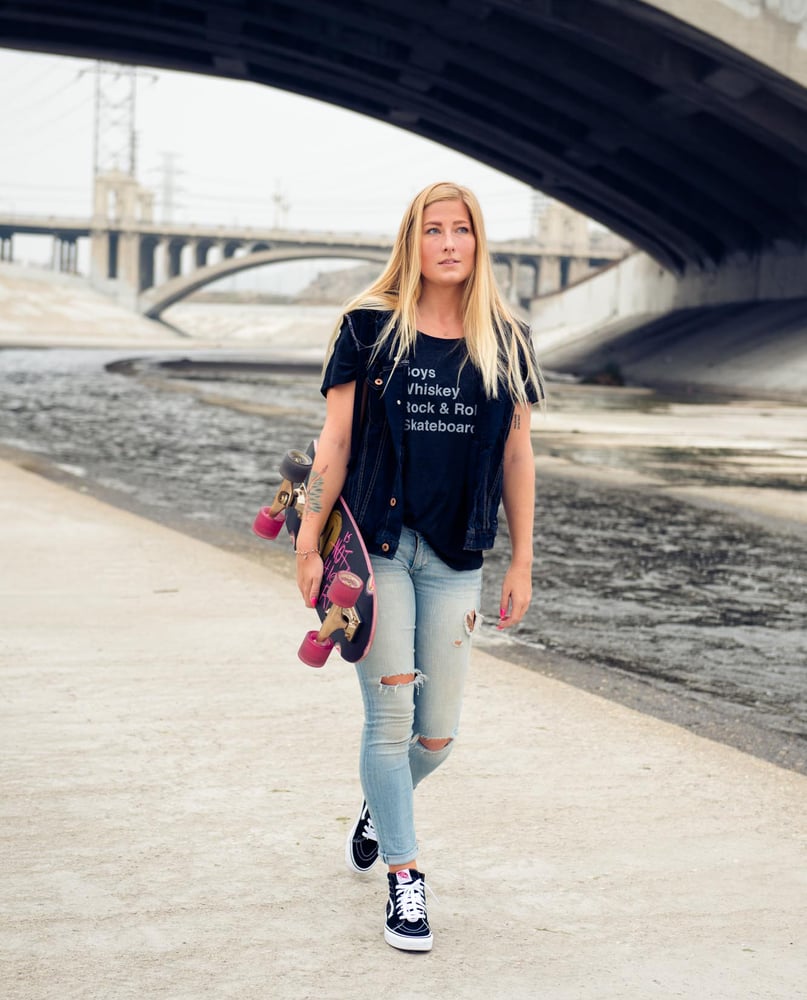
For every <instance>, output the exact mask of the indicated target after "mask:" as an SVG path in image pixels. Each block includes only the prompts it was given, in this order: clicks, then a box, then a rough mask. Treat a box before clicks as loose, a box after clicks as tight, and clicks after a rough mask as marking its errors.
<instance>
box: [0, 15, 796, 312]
mask: <svg viewBox="0 0 807 1000" xmlns="http://www.w3.org/2000/svg"><path fill="white" fill-rule="evenodd" d="M806 35H807V9H805V4H804V3H801V2H786V0H656V2H641V0H412V2H410V3H408V4H406V5H405V6H402V5H401V4H399V3H398V2H397V0H362V2H358V0H345V2H342V3H327V2H324V0H295V2H294V3H293V4H292V3H289V2H288V0H227V2H224V0H174V2H172V3H170V4H155V3H152V2H148V0H129V2H125V3H119V4H109V3H107V2H105V0H28V2H26V3H24V4H23V3H19V2H18V0H0V44H2V45H7V46H11V47H17V48H27V49H35V50H46V51H52V52H59V53H63V54H68V55H75V56H89V57H97V58H105V59H115V60H120V61H123V62H132V63H139V64H145V65H152V66H157V67H164V68H168V69H176V70H188V71H193V72H199V73H206V74H213V75H220V76H226V77H232V78H237V79H244V80H250V81H254V82H256V83H262V84H266V85H269V86H273V87H279V88H282V89H286V90H290V91H294V92H296V93H299V94H304V95H307V96H309V97H313V98H317V99H319V100H323V101H326V102H329V103H332V104H337V105H340V106H342V107H345V108H349V109H351V110H353V111H357V112H359V113H362V114H365V115H369V116H372V117H375V118H378V119H381V120H383V121H386V122H391V123H393V124H396V125H399V126H401V127H403V128H406V129H409V130H410V131H412V132H415V133H417V134H419V135H422V136H425V137H427V138H429V139H433V140H435V141H437V142H440V143H443V144H445V145H447V146H450V147H452V148H454V149H457V150H459V151H461V152H463V153H466V154H467V155H470V156H473V157H475V158H477V159H478V160H480V161H482V162H485V163H487V164H490V165H491V166H493V167H496V168H498V169H500V170H502V171H504V172H506V173H508V174H510V175H512V176H514V177H517V178H519V179H521V180H522V181H525V182H526V183H528V184H529V185H531V186H533V187H535V188H538V189H541V190H543V191H545V192H546V193H547V194H549V195H551V196H553V197H556V198H558V199H560V200H561V201H563V202H565V203H566V204H569V205H571V206H573V207H575V208H577V209H579V210H580V211H582V212H584V213H585V214H586V215H588V216H590V217H592V218H594V219H597V220H599V221H600V222H602V223H603V224H604V225H606V226H607V227H608V228H609V229H611V230H612V231H614V232H616V233H619V234H621V235H622V236H623V237H625V238H626V239H628V240H629V241H630V242H632V243H633V244H634V245H636V246H638V247H640V248H642V249H643V250H644V251H646V252H647V254H648V255H649V256H650V257H651V258H652V259H653V261H655V262H656V263H657V264H658V265H661V267H662V268H664V269H665V272H666V273H667V274H668V275H672V276H673V277H674V279H675V281H677V282H678V283H679V284H678V285H677V286H676V287H677V291H676V293H675V295H671V296H670V295H667V296H666V297H665V302H672V303H673V306H672V307H673V308H678V307H684V306H687V307H691V306H693V305H702V304H715V303H721V302H732V301H734V302H736V301H743V300H745V301H751V300H757V299H762V298H771V297H773V298H780V299H781V298H795V297H805V296H807V259H806V258H807V253H806V252H805V234H807V184H806V183H805V177H806V176H807V96H806V93H805V86H807V47H806V46H805V44H804V43H805V36H806ZM637 273H638V272H637ZM641 273H642V274H643V275H644V276H645V277H646V278H647V280H650V281H651V282H652V280H653V278H652V275H653V273H654V272H653V271H652V268H651V267H649V266H648V267H646V268H643V269H641ZM655 273H656V274H657V275H658V277H659V280H660V281H663V282H666V281H667V277H666V276H665V275H662V274H659V272H655ZM665 287H666V286H665Z"/></svg>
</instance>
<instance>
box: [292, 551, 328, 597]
mask: <svg viewBox="0 0 807 1000" xmlns="http://www.w3.org/2000/svg"><path fill="white" fill-rule="evenodd" d="M322 572H323V570H322V559H321V558H320V556H319V553H317V552H309V553H308V554H307V555H298V556H297V587H298V588H299V590H300V593H301V594H302V596H303V600H304V601H305V604H306V607H308V608H313V607H314V605H315V604H316V603H317V598H318V597H319V588H320V587H321V586H322Z"/></svg>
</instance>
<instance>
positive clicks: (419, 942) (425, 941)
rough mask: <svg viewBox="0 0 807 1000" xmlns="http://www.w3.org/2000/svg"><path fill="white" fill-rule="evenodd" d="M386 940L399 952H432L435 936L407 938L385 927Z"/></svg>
mask: <svg viewBox="0 0 807 1000" xmlns="http://www.w3.org/2000/svg"><path fill="white" fill-rule="evenodd" d="M384 940H385V941H386V942H387V944H391V945H392V947H393V948H397V949H398V950H399V951H431V950H432V943H433V942H434V935H433V934H430V935H429V936H428V937H422V938H411V937H406V935H404V934H396V933H395V931H391V930H390V929H389V927H386V926H385V927H384Z"/></svg>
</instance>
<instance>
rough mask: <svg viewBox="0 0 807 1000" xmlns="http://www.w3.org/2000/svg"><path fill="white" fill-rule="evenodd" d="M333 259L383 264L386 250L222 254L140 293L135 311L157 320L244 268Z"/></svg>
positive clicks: (245, 269)
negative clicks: (211, 285) (194, 293)
mask: <svg viewBox="0 0 807 1000" xmlns="http://www.w3.org/2000/svg"><path fill="white" fill-rule="evenodd" d="M320 258H334V259H337V260H351V259H355V260H366V261H374V262H377V263H380V264H383V263H386V261H387V260H388V258H389V253H387V252H382V251H380V250H369V249H368V250H353V251H350V252H346V251H345V250H344V249H338V248H330V247H318V248H317V249H316V250H312V249H303V248H298V249H295V248H279V249H273V250H259V251H257V252H253V253H249V254H247V255H246V256H243V257H234V256H230V257H226V258H224V259H223V260H221V261H218V262H217V263H215V264H208V265H206V266H204V267H200V268H198V269H197V270H195V271H193V272H192V273H191V274H188V275H178V276H177V277H174V278H170V279H169V280H168V281H165V282H163V284H161V285H156V286H154V287H152V288H149V289H148V291H146V292H143V293H142V294H141V295H140V297H139V299H138V310H139V311H140V312H141V313H142V314H143V315H144V316H148V317H149V318H150V319H157V318H158V317H159V316H160V314H161V313H163V312H164V311H165V310H166V309H167V308H168V307H169V306H172V305H174V303H175V302H179V301H180V300H181V299H184V298H187V297H188V296H189V295H190V294H191V293H192V292H195V291H197V290H198V289H200V288H203V287H204V286H205V285H209V284H211V282H214V281H218V280H219V279H220V278H226V277H227V276H228V275H231V274H237V273H238V272H239V271H248V270H250V269H251V268H254V267H261V266H263V265H265V264H283V263H286V262H287V261H291V260H319V259H320Z"/></svg>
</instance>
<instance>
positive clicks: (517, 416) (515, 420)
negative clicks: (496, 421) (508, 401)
mask: <svg viewBox="0 0 807 1000" xmlns="http://www.w3.org/2000/svg"><path fill="white" fill-rule="evenodd" d="M520 428H521V414H520V413H516V414H515V416H514V417H513V430H516V431H517V430H519V429H520Z"/></svg>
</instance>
